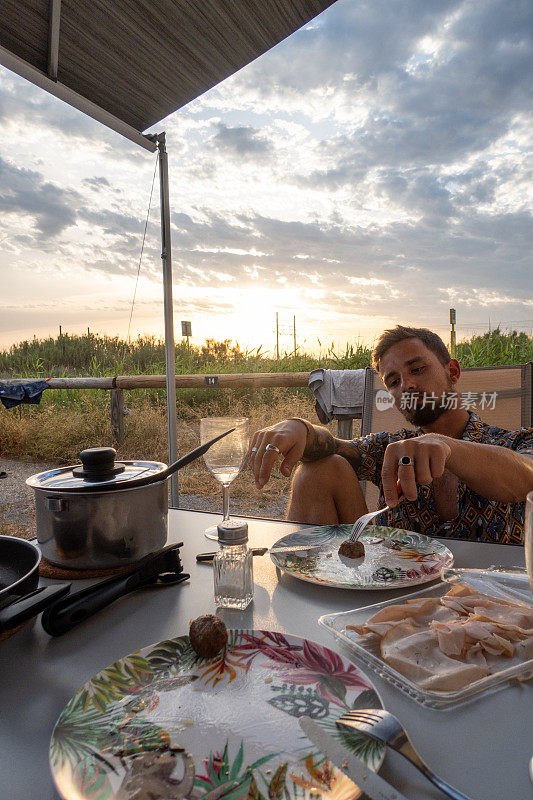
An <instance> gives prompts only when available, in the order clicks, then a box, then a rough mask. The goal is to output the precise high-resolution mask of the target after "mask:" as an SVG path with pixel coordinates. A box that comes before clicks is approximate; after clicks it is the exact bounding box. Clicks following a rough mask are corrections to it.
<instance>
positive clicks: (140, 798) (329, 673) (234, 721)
mask: <svg viewBox="0 0 533 800" xmlns="http://www.w3.org/2000/svg"><path fill="white" fill-rule="evenodd" d="M365 707H376V708H378V707H381V702H380V700H379V698H378V696H377V694H376V691H375V689H374V687H373V686H372V684H371V683H370V681H369V680H368V678H367V677H366V675H365V674H364V673H363V672H361V670H360V669H359V668H358V667H356V666H355V665H354V664H352V663H350V662H349V661H347V660H345V659H344V658H342V657H341V656H340V655H338V654H337V653H336V652H334V651H333V650H330V649H329V648H327V647H323V646H322V645H319V644H316V643H315V642H311V641H308V640H306V639H300V638H298V637H296V636H288V635H287V636H285V635H282V634H280V633H275V632H272V631H249V630H248V631H246V630H232V631H230V632H229V641H228V645H227V647H226V648H225V650H224V651H222V652H221V653H220V654H219V655H218V656H216V657H215V658H213V659H202V658H199V657H198V656H196V654H195V653H194V651H193V650H192V648H191V645H190V642H189V638H188V636H180V637H178V638H175V639H170V640H168V641H164V642H160V643H159V644H156V645H152V646H150V647H146V648H144V649H143V650H139V651H138V652H136V653H133V654H132V655H130V656H127V657H126V658H123V659H121V660H120V661H117V662H116V663H115V664H112V665H111V666H110V667H108V668H107V669H104V670H102V672H99V673H98V674H97V675H96V676H95V677H94V678H92V679H91V680H90V681H88V683H86V684H85V685H84V686H83V687H82V688H81V689H80V690H79V691H78V692H77V694H76V695H75V696H74V697H73V698H72V699H71V700H70V702H69V703H68V705H67V706H66V708H65V709H64V711H63V713H62V714H61V716H60V717H59V720H58V721H57V723H56V726H55V728H54V732H53V735H52V741H51V744H50V763H51V767H52V774H53V777H54V781H55V783H56V786H57V788H58V790H59V792H60V794H61V796H62V797H63V798H67V800H126V799H127V798H130V800H156V798H161V800H173V798H175V799H176V800H182V799H186V798H191V800H199V798H207V799H208V800H311V798H312V799H313V800H320V799H321V798H324V799H325V798H328V800H355V798H357V797H359V796H360V791H359V789H358V788H357V787H356V786H355V784H354V783H352V782H351V781H350V780H349V779H348V778H347V777H346V776H345V775H344V774H343V773H342V772H341V771H340V770H338V769H337V768H336V767H335V766H334V765H333V764H332V763H331V762H329V761H327V760H326V759H325V757H324V756H323V755H322V754H321V752H320V751H319V750H318V749H317V748H316V746H315V745H314V744H312V743H311V742H310V741H309V740H308V739H307V738H306V736H305V735H304V733H303V732H302V730H301V729H300V726H299V725H298V717H299V716H301V715H302V714H306V715H308V716H310V717H312V718H313V719H315V720H317V721H318V723H319V724H320V725H323V726H324V727H326V728H327V729H328V730H329V731H330V732H332V733H333V734H334V735H335V736H336V737H337V738H338V739H339V741H341V742H342V743H343V744H344V745H345V746H346V747H347V748H348V749H349V750H350V751H352V752H353V753H355V754H357V755H358V756H359V757H360V758H363V759H364V760H365V761H366V762H367V763H368V764H369V765H370V766H371V768H373V769H378V768H379V766H380V765H381V762H382V760H383V748H382V746H381V745H379V744H378V743H376V742H373V741H369V740H368V739H367V738H366V737H364V736H362V735H361V734H358V733H357V732H355V731H354V732H353V733H344V732H341V731H338V730H337V729H336V727H335V720H336V719H338V717H340V716H341V714H343V713H344V712H345V711H346V710H348V709H350V708H365Z"/></svg>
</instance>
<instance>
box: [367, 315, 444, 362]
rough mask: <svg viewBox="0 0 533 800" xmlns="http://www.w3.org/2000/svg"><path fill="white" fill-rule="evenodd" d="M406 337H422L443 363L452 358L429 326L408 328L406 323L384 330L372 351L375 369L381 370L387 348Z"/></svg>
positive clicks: (421, 339) (424, 342) (422, 340)
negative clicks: (381, 362) (380, 366)
mask: <svg viewBox="0 0 533 800" xmlns="http://www.w3.org/2000/svg"><path fill="white" fill-rule="evenodd" d="M406 339H420V341H421V342H423V344H425V345H426V347H427V349H428V350H431V352H432V353H435V355H436V356H437V358H438V359H439V361H440V362H441V364H447V363H448V362H449V361H450V359H451V356H450V353H449V352H448V348H447V347H446V345H445V344H444V342H443V341H442V339H441V338H440V336H437V334H436V333H433V331H430V330H428V329H427V328H406V327H405V326H404V325H396V327H395V328H389V329H388V330H386V331H383V333H382V334H381V336H380V337H379V339H378V341H377V344H376V346H375V348H374V351H373V353H372V365H373V367H374V369H376V370H377V371H378V372H379V363H380V361H381V359H382V358H383V356H384V355H385V353H386V352H387V350H389V348H391V347H392V346H393V345H395V344H398V342H404V341H405V340H406Z"/></svg>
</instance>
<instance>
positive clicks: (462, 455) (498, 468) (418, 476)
mask: <svg viewBox="0 0 533 800" xmlns="http://www.w3.org/2000/svg"><path fill="white" fill-rule="evenodd" d="M403 456H408V457H409V458H410V459H411V464H408V465H406V466H403V465H402V466H400V465H399V460H400V458H402V457H403ZM445 469H448V470H449V471H450V472H451V473H453V474H454V475H456V476H457V477H458V478H459V479H460V480H462V481H463V482H464V483H466V485H467V486H469V487H470V488H471V489H473V490H474V491H475V492H477V493H478V494H480V495H481V496H482V497H486V498H487V499H488V500H496V501H497V502H499V503H516V502H520V501H523V500H524V499H525V496H526V494H527V493H528V492H529V491H532V490H533V458H532V457H531V456H528V455H522V454H520V453H517V452H515V451H514V450H510V449H509V448H507V447H500V446H498V445H493V444H482V443H478V442H469V441H465V440H463V439H454V438H451V437H449V436H444V435H442V434H436V433H427V434H424V435H422V436H417V437H414V438H412V439H405V440H402V441H398V442H391V443H390V444H389V445H388V447H387V449H386V450H385V458H384V459H383V467H382V470H381V477H382V480H383V492H384V495H385V501H386V503H387V505H389V506H391V508H392V507H393V506H395V505H396V504H397V502H398V487H397V480H399V481H400V484H401V489H402V492H403V494H404V496H405V497H406V498H407V499H408V500H416V496H417V484H430V483H432V481H433V480H434V479H435V478H440V476H441V475H442V474H443V472H444V470H445Z"/></svg>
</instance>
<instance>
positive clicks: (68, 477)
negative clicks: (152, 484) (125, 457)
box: [26, 447, 167, 492]
mask: <svg viewBox="0 0 533 800" xmlns="http://www.w3.org/2000/svg"><path fill="white" fill-rule="evenodd" d="M116 454H117V453H116V450H114V449H113V448H112V447H91V448H89V449H87V450H82V452H81V453H80V459H81V464H75V465H74V466H70V467H59V468H58V469H49V470H47V471H46V472H39V473H38V474H37V475H31V476H30V477H29V478H28V479H27V480H26V483H27V485H28V486H32V487H33V488H34V489H48V490H56V491H61V492H80V491H81V492H100V491H103V490H113V489H129V488H132V489H133V488H134V487H135V486H136V485H137V483H138V481H137V479H145V478H149V477H155V476H156V475H158V474H159V473H160V472H163V471H164V470H165V469H166V468H167V465H166V464H163V463H162V462H161V461H115V456H116ZM143 482H144V481H143Z"/></svg>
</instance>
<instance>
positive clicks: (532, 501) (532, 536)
mask: <svg viewBox="0 0 533 800" xmlns="http://www.w3.org/2000/svg"><path fill="white" fill-rule="evenodd" d="M524 546H525V551H526V569H527V574H528V578H529V585H530V586H531V591H532V592H533V492H530V493H529V494H528V496H527V497H526V520H525V525H524Z"/></svg>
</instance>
